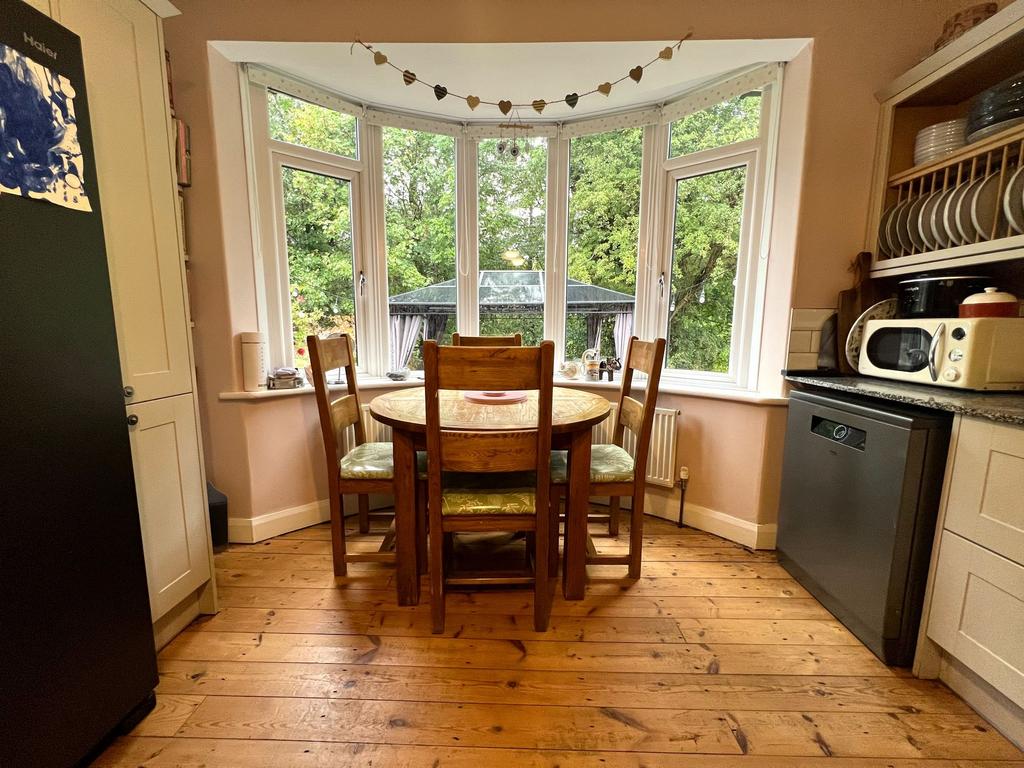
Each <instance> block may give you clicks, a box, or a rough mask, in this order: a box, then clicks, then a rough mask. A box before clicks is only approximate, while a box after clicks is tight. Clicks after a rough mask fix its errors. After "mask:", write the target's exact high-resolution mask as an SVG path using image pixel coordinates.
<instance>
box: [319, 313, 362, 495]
mask: <svg viewBox="0 0 1024 768" xmlns="http://www.w3.org/2000/svg"><path fill="white" fill-rule="evenodd" d="M306 345H307V347H308V348H309V362H310V367H311V368H312V369H313V388H314V390H315V391H316V406H317V411H318V413H319V414H320V432H321V434H322V435H323V439H324V449H325V451H326V457H327V471H328V477H336V476H337V474H338V460H339V459H340V458H341V456H342V442H343V440H344V437H343V435H344V433H345V430H346V429H348V428H349V427H350V426H353V425H355V433H356V445H360V444H362V443H364V442H366V434H365V431H364V429H363V420H362V409H361V408H360V407H359V387H358V385H357V383H356V367H355V358H354V356H353V354H352V338H351V337H350V336H349V335H348V334H347V333H346V334H342V335H341V336H334V337H331V338H329V339H321V338H320V337H318V336H315V335H311V336H309V337H308V338H307V339H306ZM335 368H344V369H345V384H346V387H347V389H348V393H347V394H345V395H342V396H341V397H337V398H334V399H333V400H332V399H331V392H330V389H328V387H327V372H328V371H333V370H334V369H335Z"/></svg>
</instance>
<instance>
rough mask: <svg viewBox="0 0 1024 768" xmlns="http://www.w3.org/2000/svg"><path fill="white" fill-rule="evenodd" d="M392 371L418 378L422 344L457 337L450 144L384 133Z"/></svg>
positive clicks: (388, 130) (413, 133) (411, 134)
mask: <svg viewBox="0 0 1024 768" xmlns="http://www.w3.org/2000/svg"><path fill="white" fill-rule="evenodd" d="M383 138H384V219H385V224H386V227H387V240H388V295H389V297H390V298H389V299H388V305H389V307H388V308H389V312H390V318H389V328H390V333H391V357H390V362H389V366H390V369H391V370H396V369H400V368H403V367H408V368H412V369H415V370H421V369H422V368H423V357H422V355H421V349H422V347H423V338H424V334H426V337H427V338H433V339H436V340H437V341H438V342H440V343H442V344H448V343H450V342H451V338H452V332H453V331H454V330H455V298H456V293H455V139H454V138H453V137H451V136H438V135H437V134H433V133H422V132H420V131H407V130H403V129H400V128H384V129H383Z"/></svg>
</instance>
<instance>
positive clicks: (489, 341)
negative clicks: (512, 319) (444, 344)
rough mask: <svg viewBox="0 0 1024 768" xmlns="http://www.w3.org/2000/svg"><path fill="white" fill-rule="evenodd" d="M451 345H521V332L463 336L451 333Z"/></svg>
mask: <svg viewBox="0 0 1024 768" xmlns="http://www.w3.org/2000/svg"><path fill="white" fill-rule="evenodd" d="M452 346H453V347H521V346H523V334H521V333H515V334H512V335H511V336H463V335H462V334H461V333H459V332H457V331H456V332H455V333H453V334H452Z"/></svg>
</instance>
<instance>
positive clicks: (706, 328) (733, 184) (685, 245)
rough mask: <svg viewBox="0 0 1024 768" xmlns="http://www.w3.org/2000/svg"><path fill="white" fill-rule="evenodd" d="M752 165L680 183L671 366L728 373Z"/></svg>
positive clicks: (674, 249)
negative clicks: (746, 191)
mask: <svg viewBox="0 0 1024 768" xmlns="http://www.w3.org/2000/svg"><path fill="white" fill-rule="evenodd" d="M745 186H746V167H745V166H740V167H738V168H729V169H727V170H724V171H716V172H714V173H708V174H705V175H703V176H694V177H692V178H688V179H680V180H679V181H678V182H677V183H676V210H675V231H674V233H673V236H672V274H671V289H672V293H671V295H670V299H671V300H670V303H669V316H668V317H669V319H668V352H667V356H666V362H665V366H666V367H667V368H682V369H686V370H692V371H709V372H716V373H727V372H728V371H729V350H730V346H731V343H732V323H733V307H734V305H735V303H736V267H737V258H738V256H739V242H740V222H741V220H742V216H743V196H744V188H745Z"/></svg>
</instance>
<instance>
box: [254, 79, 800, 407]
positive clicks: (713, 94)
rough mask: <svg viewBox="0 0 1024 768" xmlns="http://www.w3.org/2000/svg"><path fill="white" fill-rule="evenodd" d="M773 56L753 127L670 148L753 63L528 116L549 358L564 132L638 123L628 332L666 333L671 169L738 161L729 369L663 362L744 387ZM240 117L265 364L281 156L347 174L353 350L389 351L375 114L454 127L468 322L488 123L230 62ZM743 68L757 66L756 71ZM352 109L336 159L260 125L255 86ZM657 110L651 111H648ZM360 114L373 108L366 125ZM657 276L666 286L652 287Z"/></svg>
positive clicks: (366, 365)
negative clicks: (653, 99) (348, 144)
mask: <svg viewBox="0 0 1024 768" xmlns="http://www.w3.org/2000/svg"><path fill="white" fill-rule="evenodd" d="M782 70H783V68H782V66H781V65H780V66H777V67H776V71H775V75H774V77H773V78H772V79H771V81H770V82H769V83H768V84H767V85H763V87H762V88H761V92H762V101H761V110H762V111H761V128H760V134H759V136H758V137H757V138H756V139H751V140H748V141H743V142H737V143H735V144H731V145H726V146H722V147H716V148H713V149H709V150H703V151H700V152H695V153H692V154H689V155H684V156H679V157H674V158H670V157H668V154H669V134H670V124H671V121H675V120H677V119H680V117H682V116H685V115H686V114H692V113H693V112H695V111H698V110H699V109H700V108H704V107H706V106H709V105H710V104H713V103H718V100H719V96H720V95H721V94H722V93H723V91H722V88H723V87H724V88H726V89H728V88H733V91H732V93H736V90H735V89H736V87H738V85H742V84H743V83H744V82H745V83H746V84H748V85H749V84H751V83H754V85H755V86H756V84H757V83H761V84H763V83H764V82H765V81H764V79H763V77H764V75H763V71H762V72H754V71H749V72H745V73H741V75H739V76H737V77H736V78H734V79H732V80H730V79H728V78H723V79H722V80H721V81H719V82H718V83H716V84H711V85H709V86H707V87H706V88H705V89H700V90H697V91H694V92H692V93H690V94H687V95H686V96H684V97H683V98H681V99H680V100H678V101H676V102H673V103H671V104H668V105H666V106H664V107H662V108H647V109H641V110H636V111H635V112H636V114H626V113H624V114H623V115H616V116H612V117H609V118H594V119H590V120H583V121H577V122H575V123H570V124H565V125H558V126H550V125H545V126H538V127H537V129H536V134H537V135H540V136H544V137H546V138H547V152H548V164H547V188H546V197H545V206H546V208H545V216H546V233H545V264H544V268H545V281H544V320H543V323H544V326H543V327H544V335H545V337H546V338H550V339H552V340H554V342H555V346H556V355H557V358H558V360H561V359H563V357H564V349H565V318H566V309H567V308H566V275H567V267H568V264H567V261H568V205H569V200H568V197H569V196H568V178H569V162H570V156H569V155H570V139H571V138H573V137H575V136H579V135H583V134H584V133H590V132H593V133H603V132H607V131H611V130H617V129H620V128H624V127H629V126H630V125H640V124H642V125H644V140H643V150H642V151H643V157H642V172H641V180H640V187H641V188H640V211H639V219H640V221H639V235H638V243H637V248H638V254H637V275H636V303H635V307H634V330H633V333H634V335H637V336H640V337H642V338H652V337H655V336H661V335H666V334H667V330H668V329H667V321H668V307H669V299H670V297H669V295H668V290H665V291H662V290H661V289H660V286H659V278H660V277H662V276H664V278H665V279H666V281H667V280H668V278H669V275H670V269H671V261H672V238H673V234H674V233H673V232H672V228H673V225H674V221H675V217H674V205H675V195H676V186H675V183H676V180H678V179H680V178H686V177H690V176H696V175H700V174H702V173H707V172H712V171H714V170H722V169H725V168H731V167H736V166H739V165H743V166H745V167H746V169H747V179H746V182H747V183H746V190H745V199H744V209H743V217H742V221H741V237H740V253H739V254H738V264H737V291H736V299H735V304H734V316H733V332H732V346H731V349H730V370H729V372H728V373H727V374H720V373H711V372H702V371H684V370H676V369H668V368H667V369H666V370H665V372H664V375H663V378H664V380H665V381H666V382H667V383H672V382H675V383H679V384H682V385H686V386H698V387H699V386H705V387H711V388H716V389H721V388H734V389H750V388H753V387H754V386H755V384H756V381H757V361H758V355H759V350H760V341H761V340H760V331H761V325H762V320H763V314H764V290H765V281H766V274H767V264H768V242H769V238H770V232H769V227H768V226H767V222H769V221H770V220H771V206H772V184H771V179H772V178H773V177H774V168H775V153H776V146H777V143H778V125H779V106H780V102H781V98H780V96H781V84H782ZM239 78H240V82H241V83H242V86H243V93H246V92H247V93H248V96H249V98H248V99H243V105H242V122H243V131H244V135H245V138H246V144H247V145H248V146H247V157H246V159H247V163H248V166H247V168H248V171H249V179H248V181H249V193H250V199H251V200H253V202H254V204H253V206H252V220H251V225H252V235H253V244H254V249H253V251H254V253H253V267H254V274H255V282H256V285H255V286H254V287H255V292H256V306H257V319H258V329H259V330H262V331H264V332H266V333H267V335H268V338H269V341H270V357H271V362H272V365H275V366H277V365H289V364H291V359H292V339H291V336H292V330H291V297H290V293H289V280H288V270H287V248H286V229H285V223H284V211H283V194H282V187H281V169H282V168H283V167H285V166H288V167H294V168H297V169H299V170H303V171H309V172H313V173H321V174H324V175H328V176H334V177H336V178H340V179H344V180H346V181H349V182H350V183H351V184H352V187H351V194H352V196H351V200H352V238H353V280H354V283H353V287H354V291H355V297H356V301H355V307H356V318H355V322H356V329H357V348H358V352H357V359H358V369H359V371H360V372H361V373H368V374H370V375H382V374H383V373H384V372H385V371H386V370H387V369H388V364H389V359H390V355H389V347H390V324H389V318H388V306H387V300H388V280H387V253H386V235H385V220H384V213H385V212H384V175H383V174H384V169H383V158H382V139H381V125H383V124H387V125H394V126H395V127H397V128H404V129H408V130H419V131H428V132H430V131H432V132H436V133H441V134H447V135H452V136H454V137H455V185H456V190H455V191H456V213H455V231H456V249H455V250H456V253H455V259H456V295H457V303H456V314H455V317H456V325H457V327H458V329H459V331H460V332H462V333H465V334H476V333H478V330H479V293H478V290H479V289H478V284H479V184H478V172H479V169H478V150H479V141H480V139H482V138H490V137H492V136H497V135H499V134H500V129H499V128H498V127H496V126H476V125H457V124H451V123H445V122H442V121H436V120H429V119H425V118H418V117H411V116H403V115H399V114H394V115H391V114H389V113H387V112H382V111H381V110H377V109H369V108H364V107H359V106H357V105H353V104H351V103H349V102H346V101H344V99H342V98H341V97H340V96H338V95H337V94H333V93H330V92H327V91H325V90H322V89H318V88H316V87H314V86H311V85H309V84H308V83H302V82H301V81H294V87H292V86H290V83H291V82H292V81H291V80H290V79H289V78H286V77H284V76H281V75H278V74H276V73H273V72H269V73H268V72H267V71H259V70H254V71H253V72H250V73H249V74H247V73H246V68H245V67H241V68H240V74H239ZM756 78H762V79H760V80H756ZM267 83H269V84H270V85H269V88H270V89H272V90H275V91H278V92H282V93H286V94H289V95H293V96H294V97H295V98H299V99H302V100H304V101H308V102H312V103H315V104H318V105H320V106H322V107H325V108H327V109H334V110H336V111H340V112H342V113H344V114H349V115H353V116H355V117H356V120H357V123H356V125H357V142H358V143H357V147H358V153H357V154H358V155H359V157H358V158H346V157H342V156H339V155H333V154H331V153H327V152H323V151H320V150H316V149H311V148H308V147H301V146H298V145H293V144H288V143H286V142H282V141H276V140H273V139H271V138H270V137H269V124H268V113H267V91H268V85H267ZM659 115H660V119H658V116H659ZM371 120H372V121H373V122H372V124H371ZM667 287H668V286H667V285H666V288H667Z"/></svg>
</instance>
